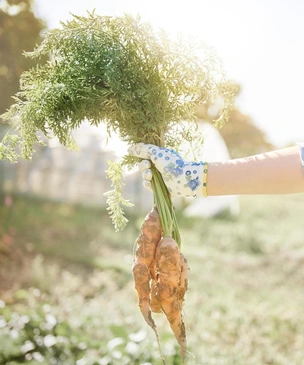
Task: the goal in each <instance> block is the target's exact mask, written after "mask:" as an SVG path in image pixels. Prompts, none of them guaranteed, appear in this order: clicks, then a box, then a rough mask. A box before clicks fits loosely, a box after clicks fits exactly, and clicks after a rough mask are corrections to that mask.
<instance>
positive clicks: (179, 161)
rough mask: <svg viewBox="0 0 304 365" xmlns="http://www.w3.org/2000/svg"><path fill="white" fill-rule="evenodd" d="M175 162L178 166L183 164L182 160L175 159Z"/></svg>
mask: <svg viewBox="0 0 304 365" xmlns="http://www.w3.org/2000/svg"><path fill="white" fill-rule="evenodd" d="M175 163H176V164H177V165H178V166H180V167H183V166H184V165H185V163H184V161H183V160H176V161H175Z"/></svg>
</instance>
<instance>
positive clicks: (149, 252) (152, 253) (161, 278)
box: [132, 205, 189, 364]
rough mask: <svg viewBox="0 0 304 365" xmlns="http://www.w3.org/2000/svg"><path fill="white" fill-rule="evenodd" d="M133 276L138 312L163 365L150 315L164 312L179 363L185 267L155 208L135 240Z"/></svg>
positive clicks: (183, 349)
mask: <svg viewBox="0 0 304 365" xmlns="http://www.w3.org/2000/svg"><path fill="white" fill-rule="evenodd" d="M132 272H133V277H134V282H135V288H136V291H137V293H138V304H139V308H140V310H141V313H142V315H143V317H144V319H145V321H146V322H147V323H148V325H149V326H150V327H151V328H152V329H153V331H154V332H155V334H156V338H157V342H158V346H159V351H160V354H161V357H162V361H163V364H165V360H164V358H163V356H162V351H161V348H160V342H159V337H158V332H157V327H156V325H155V322H154V320H153V318H152V312H153V313H164V314H165V315H166V318H167V319H168V321H169V324H170V327H171V329H172V331H173V333H174V335H175V338H176V339H177V341H178V343H179V346H180V353H181V357H182V363H183V364H184V362H185V358H186V351H187V342H186V330H185V324H184V320H183V315H182V306H183V302H184V296H185V293H186V291H187V287H188V272H189V268H188V264H187V260H186V259H185V257H184V256H183V254H182V253H181V252H180V249H179V245H178V243H177V242H176V241H175V240H174V239H173V238H172V237H170V236H166V235H164V234H163V230H162V225H161V221H160V216H159V213H158V209H157V207H156V205H154V206H153V207H152V209H151V211H150V212H149V213H148V214H147V216H146V217H145V219H144V221H143V223H142V226H141V232H140V235H139V237H138V239H137V247H136V252H135V259H134V263H133V268H132Z"/></svg>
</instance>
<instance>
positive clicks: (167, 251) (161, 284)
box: [156, 237, 187, 363]
mask: <svg viewBox="0 0 304 365" xmlns="http://www.w3.org/2000/svg"><path fill="white" fill-rule="evenodd" d="M156 267H157V273H156V275H157V298H158V301H159V303H160V305H161V307H162V310H163V312H164V313H165V315H166V317H167V319H168V321H169V324H170V327H171V329H172V331H173V333H174V335H175V337H176V339H177V341H178V343H179V345H180V351H181V356H182V362H183V363H184V361H185V357H186V351H187V341H186V329H185V324H184V321H183V317H182V311H181V305H180V296H179V293H178V291H179V283H180V278H181V255H180V251H179V247H178V244H177V243H176V241H175V240H174V239H173V238H171V237H163V238H162V239H161V240H160V242H159V244H158V246H157V249H156Z"/></svg>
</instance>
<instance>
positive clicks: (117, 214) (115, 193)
mask: <svg viewBox="0 0 304 365" xmlns="http://www.w3.org/2000/svg"><path fill="white" fill-rule="evenodd" d="M108 164H109V169H108V170H107V171H106V172H107V176H108V178H109V179H111V181H112V187H113V189H112V190H110V191H108V192H107V193H105V194H104V195H105V196H106V197H107V204H108V208H107V209H108V210H109V211H110V217H111V218H112V222H113V224H114V228H115V230H116V231H119V230H122V229H124V228H125V226H126V225H127V223H128V219H127V218H126V217H125V215H124V212H123V210H122V206H127V207H131V206H133V204H132V203H130V202H129V201H128V200H125V199H123V197H122V190H123V172H122V165H121V164H120V163H116V162H112V161H108Z"/></svg>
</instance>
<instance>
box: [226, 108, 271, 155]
mask: <svg viewBox="0 0 304 365" xmlns="http://www.w3.org/2000/svg"><path fill="white" fill-rule="evenodd" d="M219 132H220V134H221V136H222V137H223V139H224V140H225V142H226V145H227V148H228V150H229V153H230V155H231V157H232V158H239V157H245V156H251V155H254V154H257V153H263V152H267V151H270V150H272V149H273V148H274V146H273V145H272V144H271V143H270V142H268V141H267V138H266V135H265V133H264V132H263V131H262V130H261V129H259V128H258V127H257V126H256V125H255V124H254V123H253V121H252V118H251V117H250V116H248V115H245V114H243V113H242V112H240V111H239V110H238V109H235V110H233V111H232V113H231V115H230V118H229V120H228V122H227V123H226V124H225V125H224V126H223V128H221V129H220V131H219Z"/></svg>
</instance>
